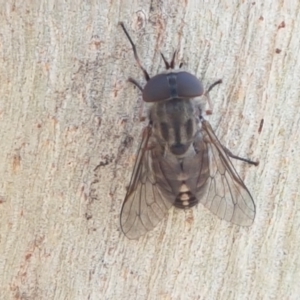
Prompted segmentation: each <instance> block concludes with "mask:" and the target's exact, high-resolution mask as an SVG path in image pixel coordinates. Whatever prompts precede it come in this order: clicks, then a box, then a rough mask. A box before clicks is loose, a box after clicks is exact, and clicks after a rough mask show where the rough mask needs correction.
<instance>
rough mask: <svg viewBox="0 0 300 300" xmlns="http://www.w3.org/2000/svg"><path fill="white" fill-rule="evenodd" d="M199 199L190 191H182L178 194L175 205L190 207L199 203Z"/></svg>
mask: <svg viewBox="0 0 300 300" xmlns="http://www.w3.org/2000/svg"><path fill="white" fill-rule="evenodd" d="M198 202H199V201H198V199H197V198H196V197H195V196H194V195H193V194H192V193H191V192H190V191H188V192H181V193H179V194H178V195H177V197H176V199H175V202H174V206H176V207H178V208H190V207H192V206H195V205H196V204H198Z"/></svg>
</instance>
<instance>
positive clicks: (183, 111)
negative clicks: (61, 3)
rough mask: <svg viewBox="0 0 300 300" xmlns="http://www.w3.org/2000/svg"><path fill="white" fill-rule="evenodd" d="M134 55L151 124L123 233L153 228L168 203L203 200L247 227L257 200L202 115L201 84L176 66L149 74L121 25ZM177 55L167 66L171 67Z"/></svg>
mask: <svg viewBox="0 0 300 300" xmlns="http://www.w3.org/2000/svg"><path fill="white" fill-rule="evenodd" d="M120 25H121V26H122V28H123V30H124V32H125V34H126V36H127V37H128V39H129V41H130V43H131V45H132V48H133V52H134V57H135V59H136V61H137V63H138V65H139V66H140V68H141V69H142V71H143V73H144V77H145V79H146V80H147V84H146V86H145V87H144V88H142V87H141V86H140V85H139V84H138V83H137V82H136V81H135V80H134V79H132V78H130V79H129V81H130V82H132V83H133V84H135V85H136V86H137V87H138V88H139V89H140V90H141V91H142V93H143V100H144V101H145V102H148V103H150V104H151V107H150V109H149V125H148V126H147V127H146V128H145V129H144V131H143V138H142V142H141V145H140V148H139V151H138V155H137V159H136V163H135V166H134V170H133V174H132V178H131V181H130V185H129V188H128V191H127V194H126V197H125V200H124V203H123V207H122V211H121V216H120V222H121V228H122V231H123V232H124V234H125V235H126V236H127V237H128V238H130V239H136V238H138V237H140V236H141V235H143V234H145V233H146V232H147V231H149V230H151V229H153V228H154V227H155V226H156V225H157V224H158V222H159V221H160V220H161V219H162V218H163V217H164V216H165V215H166V214H167V211H168V210H169V208H170V207H171V206H176V207H178V208H183V209H184V208H190V207H192V206H195V205H196V204H198V203H199V202H201V203H202V204H203V205H204V206H205V207H207V208H208V209H209V210H210V211H211V212H213V213H214V214H216V215H217V216H218V217H219V218H220V219H224V220H226V221H229V222H232V223H234V224H237V225H241V226H250V225H251V224H252V222H253V220H254V217H255V204H254V202H253V199H252V196H251V194H250V193H249V191H248V189H247V187H246V186H245V184H244V183H243V181H242V180H241V178H240V177H239V175H238V174H237V172H236V171H235V169H234V167H233V165H232V163H231V161H230V158H229V156H230V157H232V158H236V159H240V160H243V161H245V162H248V163H250V164H254V165H257V164H258V163H256V162H253V161H250V160H247V159H243V158H240V157H238V156H235V155H233V154H232V153H231V152H230V151H229V150H228V149H226V148H225V147H224V146H223V145H222V144H221V143H220V141H219V140H218V138H217V137H216V135H215V133H214V131H213V129H212V128H211V126H210V124H209V123H208V121H206V120H205V119H204V117H203V107H202V105H201V104H200V102H199V97H201V96H206V97H207V99H208V101H209V95H208V93H209V91H210V90H211V89H212V88H213V87H214V86H215V85H217V84H219V83H221V81H217V82H216V83H214V84H213V85H211V87H210V88H209V89H208V90H207V91H206V92H205V93H204V89H203V86H202V83H201V82H200V81H199V80H198V79H197V78H196V77H195V76H194V75H192V74H190V73H188V72H185V71H181V70H179V71H178V72H174V71H172V72H166V73H161V74H158V75H156V76H154V77H152V78H150V76H149V74H148V73H147V71H146V70H145V69H144V68H143V66H142V65H141V62H140V60H139V58H138V55H137V52H136V48H135V45H134V43H133V42H132V40H131V38H130V36H129V34H128V33H127V31H126V29H125V27H124V25H123V23H120ZM175 54H176V52H175V53H174V55H173V58H172V61H171V62H170V63H168V62H167V61H166V59H165V58H164V56H163V55H162V57H163V60H164V62H165V66H166V69H167V70H168V69H173V68H174V65H175Z"/></svg>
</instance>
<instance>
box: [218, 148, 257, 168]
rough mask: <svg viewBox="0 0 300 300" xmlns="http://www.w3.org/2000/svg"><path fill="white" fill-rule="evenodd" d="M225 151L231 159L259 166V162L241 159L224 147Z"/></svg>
mask: <svg viewBox="0 0 300 300" xmlns="http://www.w3.org/2000/svg"><path fill="white" fill-rule="evenodd" d="M222 147H223V149H224V151H225V152H226V154H227V155H228V156H229V157H231V158H234V159H238V160H241V161H244V162H246V163H248V164H250V165H254V166H258V164H259V162H258V161H252V160H250V159H247V158H243V157H239V156H237V155H234V154H233V153H232V152H231V151H230V150H229V149H227V148H226V147H225V146H223V145H222Z"/></svg>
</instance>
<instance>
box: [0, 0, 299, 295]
mask: <svg viewBox="0 0 300 300" xmlns="http://www.w3.org/2000/svg"><path fill="white" fill-rule="evenodd" d="M0 12H1V18H0V22H1V26H0V53H1V55H0V60H1V63H0V76H1V85H0V128H1V130H0V135H1V138H0V142H1V153H2V155H1V156H0V172H1V176H0V286H1V296H0V297H1V299H298V298H299V295H300V285H299V282H300V262H299V249H300V237H299V233H298V230H299V226H300V214H299V206H300V204H299V203H300V201H299V196H300V195H299V194H300V172H299V165H300V153H299V149H300V140H299V129H300V122H299V110H300V100H299V96H300V95H299V92H300V90H299V79H300V56H299V45H300V16H299V2H298V1H271V0H267V1H255V2H251V1H243V2H241V1H197V0H190V1H152V2H151V1H139V2H134V3H132V2H131V1H119V2H105V1H78V0H74V1H69V3H68V2H67V1H3V3H2V5H1V7H0ZM119 21H124V22H125V24H126V26H127V28H128V30H129V31H130V34H131V35H132V37H133V39H134V40H135V41H136V43H137V46H138V51H139V55H140V57H141V59H142V62H143V64H144V66H145V67H146V69H147V70H148V71H149V72H150V74H151V75H153V74H156V73H158V72H160V71H162V70H163V63H162V60H161V58H160V54H159V52H160V51H162V52H163V53H164V54H165V56H167V57H171V55H172V53H173V51H174V50H175V49H179V54H178V56H179V59H180V60H181V61H183V62H184V66H185V67H186V69H188V70H189V71H190V72H191V73H193V74H196V75H197V76H198V77H199V78H203V79H204V80H208V81H209V80H210V79H211V78H222V79H223V82H224V83H223V84H222V86H220V87H219V88H217V89H215V90H214V91H213V92H212V94H211V97H212V100H213V103H214V114H213V115H212V116H211V117H210V119H209V121H210V122H211V124H212V126H213V128H214V129H215V130H216V134H217V135H218V137H219V138H220V140H221V141H222V142H223V143H224V144H225V145H226V146H227V147H228V148H229V149H231V150H232V151H233V152H234V153H236V154H238V155H240V156H245V157H250V158H252V159H254V160H259V161H260V164H259V166H258V167H253V166H249V165H245V164H243V163H241V162H234V164H235V166H236V168H237V170H238V171H239V173H240V174H241V177H242V178H243V179H244V181H245V183H246V185H247V187H248V188H249V190H250V191H251V193H252V195H253V197H254V200H255V202H256V210H257V212H256V219H255V222H254V224H253V225H252V226H251V227H250V228H240V227H237V226H234V225H231V224H228V223H226V222H224V221H220V220H219V219H217V218H216V217H215V216H214V215H212V214H211V213H210V212H209V211H208V210H207V209H205V208H204V207H203V206H201V205H199V206H198V207H195V208H193V209H191V210H189V211H182V210H176V209H171V210H170V214H169V216H168V217H167V218H166V219H165V220H164V221H162V222H161V223H160V224H159V225H158V226H157V228H155V229H154V230H153V231H152V232H149V233H148V234H147V235H145V236H144V237H142V238H140V239H139V240H138V241H131V240H128V239H126V237H124V236H123V234H122V233H121V231H120V227H119V213H120V209H121V205H122V201H123V199H124V196H125V193H126V186H127V185H128V183H129V180H130V175H131V172H132V168H133V164H134V159H135V157H136V156H135V155H136V151H137V147H138V144H139V141H140V135H141V130H142V128H143V127H144V126H145V123H140V122H139V121H138V112H139V105H140V101H141V95H140V92H139V90H137V89H135V88H133V86H132V85H130V84H129V83H128V82H127V81H126V80H127V78H128V77H129V76H132V77H134V78H135V79H137V80H138V81H139V82H141V83H142V82H143V77H142V73H141V72H140V70H139V69H138V67H137V66H136V63H135V62H134V60H133V55H132V51H131V48H130V45H129V43H128V40H127V39H126V37H125V36H124V34H123V32H122V31H121V29H120V27H118V22H119ZM261 120H263V127H262V128H259V127H260V125H261V124H262V121H261Z"/></svg>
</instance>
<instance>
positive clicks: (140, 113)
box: [128, 77, 146, 122]
mask: <svg viewBox="0 0 300 300" xmlns="http://www.w3.org/2000/svg"><path fill="white" fill-rule="evenodd" d="M128 81H129V82H131V83H132V84H133V85H135V86H136V87H137V88H138V89H139V90H140V91H141V92H143V88H142V87H141V86H140V84H139V83H138V82H137V81H136V80H135V79H133V78H131V77H129V78H128ZM144 109H145V107H144V101H142V103H141V106H140V109H139V120H140V121H141V122H143V121H145V120H146V116H145V114H144Z"/></svg>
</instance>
